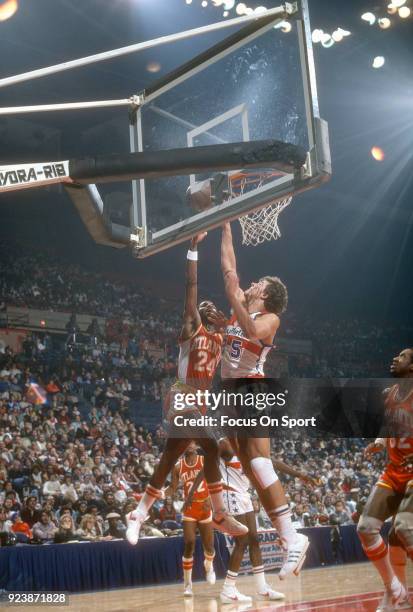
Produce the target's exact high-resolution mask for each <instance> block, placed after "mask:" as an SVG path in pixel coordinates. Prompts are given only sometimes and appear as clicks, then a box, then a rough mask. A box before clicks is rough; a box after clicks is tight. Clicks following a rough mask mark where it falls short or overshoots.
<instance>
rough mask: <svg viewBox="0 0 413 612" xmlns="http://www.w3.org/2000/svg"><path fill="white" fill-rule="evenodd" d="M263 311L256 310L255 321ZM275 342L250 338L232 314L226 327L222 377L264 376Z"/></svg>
mask: <svg viewBox="0 0 413 612" xmlns="http://www.w3.org/2000/svg"><path fill="white" fill-rule="evenodd" d="M262 314H264V313H263V312H254V313H252V314H251V319H252V320H253V321H254V320H255V319H256V318H257V317H259V316H260V315H262ZM272 348H274V345H273V344H265V343H264V342H262V341H261V340H249V338H246V337H245V334H244V332H243V331H242V329H241V327H240V325H239V324H238V321H237V320H236V318H235V316H232V317H231V319H230V320H229V322H228V324H227V327H226V329H225V342H224V349H223V352H222V362H221V376H222V378H262V377H263V376H264V364H265V360H266V359H267V355H268V353H269V352H270V351H271V349H272Z"/></svg>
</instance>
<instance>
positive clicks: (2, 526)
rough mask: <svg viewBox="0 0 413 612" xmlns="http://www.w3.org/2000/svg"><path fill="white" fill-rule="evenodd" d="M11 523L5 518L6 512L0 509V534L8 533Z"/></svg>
mask: <svg viewBox="0 0 413 612" xmlns="http://www.w3.org/2000/svg"><path fill="white" fill-rule="evenodd" d="M12 526H13V522H12V521H11V520H10V519H8V518H7V512H6V511H5V509H4V508H3V507H0V533H10V532H11V530H12Z"/></svg>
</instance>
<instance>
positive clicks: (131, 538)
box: [125, 510, 145, 546]
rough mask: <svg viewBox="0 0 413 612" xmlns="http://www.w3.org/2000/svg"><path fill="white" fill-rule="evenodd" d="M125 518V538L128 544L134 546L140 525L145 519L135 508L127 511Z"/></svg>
mask: <svg viewBox="0 0 413 612" xmlns="http://www.w3.org/2000/svg"><path fill="white" fill-rule="evenodd" d="M125 518H126V527H127V529H126V539H127V540H128V542H129V544H132V546H135V545H136V544H137V543H138V540H139V532H140V529H141V525H142V523H144V521H145V519H144V518H143V516H142V515H141V514H140V513H139V512H136V510H133V511H132V512H129V514H127V515H126V517H125Z"/></svg>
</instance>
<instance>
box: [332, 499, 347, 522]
mask: <svg viewBox="0 0 413 612" xmlns="http://www.w3.org/2000/svg"><path fill="white" fill-rule="evenodd" d="M330 518H331V520H332V522H333V524H336V525H339V526H342V525H351V524H352V522H353V521H352V520H351V516H350V515H349V514H348V512H347V511H346V510H345V508H344V504H343V502H342V501H337V502H336V504H335V512H334V514H332V515H331V517H330Z"/></svg>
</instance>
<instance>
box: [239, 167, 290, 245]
mask: <svg viewBox="0 0 413 612" xmlns="http://www.w3.org/2000/svg"><path fill="white" fill-rule="evenodd" d="M275 176H277V174H276V173H274V172H270V173H268V172H265V173H260V174H257V173H255V174H247V173H245V174H244V173H243V174H238V175H233V176H232V177H231V178H230V190H231V197H233V198H234V197H236V196H239V195H242V194H243V193H245V192H246V191H251V189H253V188H258V187H261V186H262V185H264V184H265V183H266V182H268V181H269V180H272V179H274V177H275ZM291 202H292V197H291V196H289V197H286V198H281V199H278V200H274V201H272V202H269V203H268V204H266V205H265V206H264V207H263V208H261V209H260V210H256V211H254V212H251V213H248V214H246V215H243V216H242V217H240V218H239V222H240V225H241V230H242V244H243V245H245V246H257V245H259V244H262V243H263V242H265V241H266V240H277V239H278V238H280V236H281V231H280V228H279V227H278V217H279V215H280V214H281V213H282V211H283V210H284V208H286V207H287V206H289V204H291Z"/></svg>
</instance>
